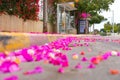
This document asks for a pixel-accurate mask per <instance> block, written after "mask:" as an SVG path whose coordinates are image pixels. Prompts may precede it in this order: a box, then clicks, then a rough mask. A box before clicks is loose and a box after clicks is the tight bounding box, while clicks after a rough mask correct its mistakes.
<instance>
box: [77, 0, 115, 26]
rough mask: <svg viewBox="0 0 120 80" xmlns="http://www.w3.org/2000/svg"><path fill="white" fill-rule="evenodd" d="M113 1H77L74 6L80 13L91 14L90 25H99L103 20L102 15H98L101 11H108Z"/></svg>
mask: <svg viewBox="0 0 120 80" xmlns="http://www.w3.org/2000/svg"><path fill="white" fill-rule="evenodd" d="M113 2H114V0H79V2H75V6H76V8H77V9H78V11H79V12H80V13H83V12H86V13H89V14H91V17H90V21H89V22H90V24H94V23H100V22H102V21H104V20H105V18H104V17H103V16H102V15H99V14H98V13H100V12H101V11H102V10H106V11H107V10H109V5H111V4H112V3H113Z"/></svg>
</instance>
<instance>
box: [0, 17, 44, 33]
mask: <svg viewBox="0 0 120 80" xmlns="http://www.w3.org/2000/svg"><path fill="white" fill-rule="evenodd" d="M0 31H8V32H9V31H10V32H11V31H17V32H42V31H43V22H42V21H31V20H27V21H25V22H24V21H23V19H20V18H18V17H16V16H9V15H0Z"/></svg>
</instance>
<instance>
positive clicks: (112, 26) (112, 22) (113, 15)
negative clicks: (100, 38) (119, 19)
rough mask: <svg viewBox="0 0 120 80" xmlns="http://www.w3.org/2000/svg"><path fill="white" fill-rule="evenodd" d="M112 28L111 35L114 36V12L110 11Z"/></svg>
mask: <svg viewBox="0 0 120 80" xmlns="http://www.w3.org/2000/svg"><path fill="white" fill-rule="evenodd" d="M112 28H113V35H114V11H113V10H112Z"/></svg>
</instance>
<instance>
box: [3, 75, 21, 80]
mask: <svg viewBox="0 0 120 80" xmlns="http://www.w3.org/2000/svg"><path fill="white" fill-rule="evenodd" d="M4 80H19V79H18V76H10V77H7V78H5V79H4Z"/></svg>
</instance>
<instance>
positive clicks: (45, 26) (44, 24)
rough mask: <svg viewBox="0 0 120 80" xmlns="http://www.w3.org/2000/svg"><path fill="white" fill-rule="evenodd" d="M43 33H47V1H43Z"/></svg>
mask: <svg viewBox="0 0 120 80" xmlns="http://www.w3.org/2000/svg"><path fill="white" fill-rule="evenodd" d="M43 32H47V0H43Z"/></svg>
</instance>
